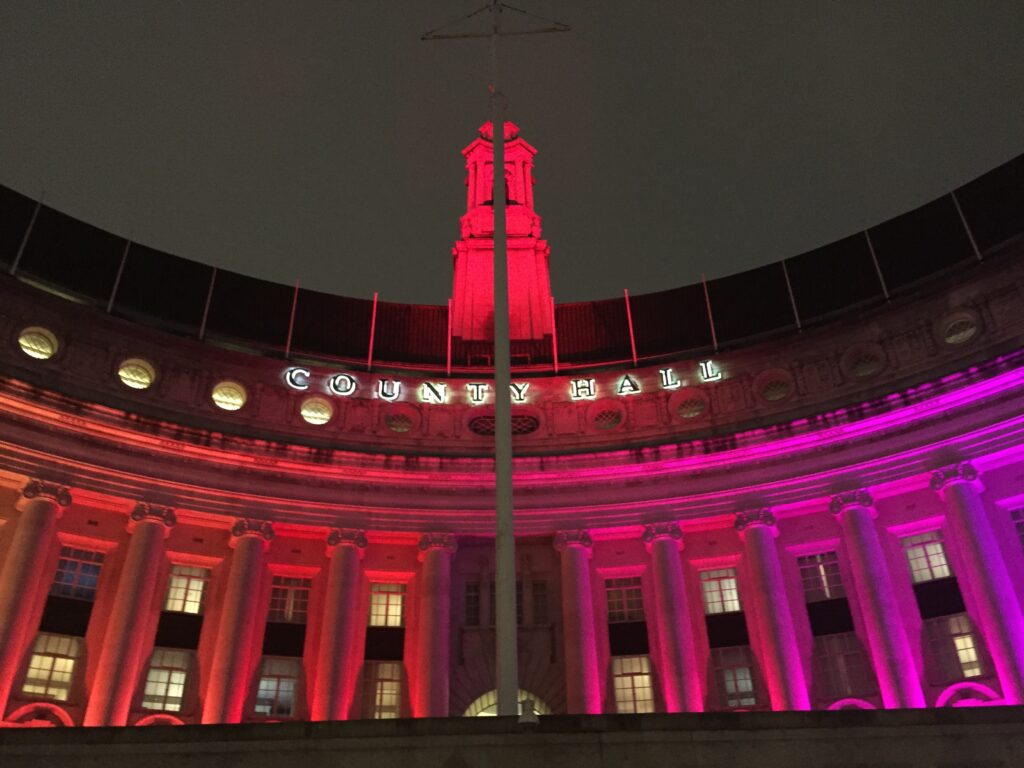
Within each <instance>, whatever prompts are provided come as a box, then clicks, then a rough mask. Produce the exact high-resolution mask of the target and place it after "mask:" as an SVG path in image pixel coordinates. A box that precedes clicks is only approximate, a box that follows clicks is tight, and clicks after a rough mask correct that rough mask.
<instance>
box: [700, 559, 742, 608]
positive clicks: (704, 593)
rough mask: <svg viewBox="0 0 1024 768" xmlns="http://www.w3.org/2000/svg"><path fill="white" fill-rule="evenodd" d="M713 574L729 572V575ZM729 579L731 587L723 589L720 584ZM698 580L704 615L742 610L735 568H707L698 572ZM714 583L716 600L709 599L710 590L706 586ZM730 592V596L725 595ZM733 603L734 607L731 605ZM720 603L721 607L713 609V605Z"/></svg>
mask: <svg viewBox="0 0 1024 768" xmlns="http://www.w3.org/2000/svg"><path fill="white" fill-rule="evenodd" d="M715 574H731V575H721V576H719V575H715ZM728 581H731V582H732V587H731V589H723V588H722V586H721V585H722V584H723V583H725V582H728ZM699 582H700V596H701V606H702V607H703V609H704V615H705V616H717V615H719V614H723V613H740V612H742V611H743V601H742V600H741V599H740V583H739V576H738V574H737V570H736V568H735V567H733V566H728V567H725V568H707V569H705V570H702V571H700V572H699ZM711 584H714V585H715V586H714V594H717V596H718V599H717V600H711V601H709V598H710V597H712V596H713V595H712V591H711V590H709V589H708V586H709V585H711ZM730 593H732V595H733V596H732V597H727V595H728V594H730ZM733 604H735V607H731V606H732V605H733ZM715 605H720V606H721V608H720V609H718V610H715V609H714V608H713V606H715Z"/></svg>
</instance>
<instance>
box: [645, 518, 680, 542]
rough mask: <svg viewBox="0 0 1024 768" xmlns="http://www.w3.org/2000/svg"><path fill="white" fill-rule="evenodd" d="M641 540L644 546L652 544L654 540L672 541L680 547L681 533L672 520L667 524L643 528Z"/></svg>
mask: <svg viewBox="0 0 1024 768" xmlns="http://www.w3.org/2000/svg"><path fill="white" fill-rule="evenodd" d="M643 539H644V544H647V545H650V544H652V543H653V542H654V541H655V540H656V539H672V540H673V541H675V542H677V543H678V544H679V545H680V546H681V545H682V540H683V532H682V531H681V530H680V528H679V523H677V522H675V521H674V520H673V521H670V522H667V523H651V524H650V525H647V526H644V535H643Z"/></svg>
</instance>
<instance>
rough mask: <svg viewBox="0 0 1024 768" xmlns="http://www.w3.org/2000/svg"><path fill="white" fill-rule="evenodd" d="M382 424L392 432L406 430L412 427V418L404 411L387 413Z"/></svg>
mask: <svg viewBox="0 0 1024 768" xmlns="http://www.w3.org/2000/svg"><path fill="white" fill-rule="evenodd" d="M384 424H385V425H387V428H388V429H390V430H391V431H392V432H399V433H401V432H408V431H409V430H410V429H412V418H411V417H410V416H409V415H408V414H405V413H389V414H388V415H387V416H385V417H384Z"/></svg>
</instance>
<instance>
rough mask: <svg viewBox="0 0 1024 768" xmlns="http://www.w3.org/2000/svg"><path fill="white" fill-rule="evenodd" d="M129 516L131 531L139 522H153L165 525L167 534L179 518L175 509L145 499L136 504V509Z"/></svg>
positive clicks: (165, 533)
mask: <svg viewBox="0 0 1024 768" xmlns="http://www.w3.org/2000/svg"><path fill="white" fill-rule="evenodd" d="M129 518H130V520H129V521H128V532H129V533H131V532H132V531H134V530H135V529H136V528H137V527H138V525H139V523H142V522H151V523H157V524H159V525H162V526H163V527H164V535H167V534H168V533H170V529H171V528H173V527H174V526H175V525H177V523H178V518H177V516H175V514H174V510H173V509H171V508H170V507H164V506H160V505H159V504H149V503H148V502H145V501H140V502H139V503H138V504H136V505H135V509H133V510H132V512H131V514H130V515H129Z"/></svg>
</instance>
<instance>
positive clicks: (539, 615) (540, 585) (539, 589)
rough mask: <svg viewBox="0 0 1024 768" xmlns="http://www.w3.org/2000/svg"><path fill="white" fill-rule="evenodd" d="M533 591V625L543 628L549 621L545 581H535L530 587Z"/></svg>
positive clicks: (546, 584)
mask: <svg viewBox="0 0 1024 768" xmlns="http://www.w3.org/2000/svg"><path fill="white" fill-rule="evenodd" d="M531 589H532V591H533V623H534V625H535V626H538V627H540V626H544V625H545V624H547V623H548V622H549V621H550V620H551V619H550V618H549V616H548V583H547V582H546V581H535V582H533V583H532V585H531Z"/></svg>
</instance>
